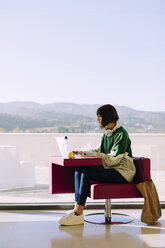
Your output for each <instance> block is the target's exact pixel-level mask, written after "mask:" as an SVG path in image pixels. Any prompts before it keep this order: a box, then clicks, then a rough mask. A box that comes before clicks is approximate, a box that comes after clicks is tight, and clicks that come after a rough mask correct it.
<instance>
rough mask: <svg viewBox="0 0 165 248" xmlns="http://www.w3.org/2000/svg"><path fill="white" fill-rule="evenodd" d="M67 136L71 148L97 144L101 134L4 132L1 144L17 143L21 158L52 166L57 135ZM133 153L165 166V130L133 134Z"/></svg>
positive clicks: (56, 152)
mask: <svg viewBox="0 0 165 248" xmlns="http://www.w3.org/2000/svg"><path fill="white" fill-rule="evenodd" d="M65 135H67V136H68V144H69V149H70V150H88V149H91V148H92V147H96V146H97V145H98V143H99V142H100V140H101V135H102V134H89V133H85V134H70V133H69V134H60V133H58V134H57V133H49V134H47V133H41V134H37V133H35V134H33V133H11V134H10V133H1V134H0V145H9V146H16V147H17V149H18V151H19V155H20V160H24V161H34V164H35V166H49V157H50V156H59V155H60V150H59V148H58V145H57V143H56V137H64V136H65ZM130 137H131V140H132V150H133V155H134V156H138V157H143V156H144V157H149V158H150V159H151V165H152V170H165V166H164V161H165V152H164V148H165V134H150V133H148V134H130Z"/></svg>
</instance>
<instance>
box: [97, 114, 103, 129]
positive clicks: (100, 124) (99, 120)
mask: <svg viewBox="0 0 165 248" xmlns="http://www.w3.org/2000/svg"><path fill="white" fill-rule="evenodd" d="M102 120H103V118H102V116H101V115H98V116H97V121H98V123H99V126H100V128H103V126H102Z"/></svg>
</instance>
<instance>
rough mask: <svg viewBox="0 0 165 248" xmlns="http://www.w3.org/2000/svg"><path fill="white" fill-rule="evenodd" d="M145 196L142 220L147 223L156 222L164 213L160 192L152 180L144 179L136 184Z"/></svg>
mask: <svg viewBox="0 0 165 248" xmlns="http://www.w3.org/2000/svg"><path fill="white" fill-rule="evenodd" d="M136 187H137V189H138V190H139V191H140V193H141V194H142V195H143V197H144V205H143V209H142V214H141V221H142V222H144V223H146V224H151V223H154V222H156V221H157V220H158V219H159V218H160V217H161V215H162V212H161V206H160V202H159V197H158V193H157V190H156V187H155V184H154V182H153V181H152V180H150V181H146V180H145V181H143V182H140V183H138V184H137V185H136Z"/></svg>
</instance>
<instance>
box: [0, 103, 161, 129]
mask: <svg viewBox="0 0 165 248" xmlns="http://www.w3.org/2000/svg"><path fill="white" fill-rule="evenodd" d="M99 106H100V104H75V103H66V102H65V103H52V104H39V103H35V102H10V103H0V132H73V133H76V132H78V133H80V132H81V133H84V132H100V129H99V128H98V123H97V120H96V110H97V108H98V107H99ZM115 107H116V109H117V111H118V113H119V117H120V120H119V124H120V125H123V126H124V127H125V128H126V129H127V130H128V131H129V132H135V133H138V132H147V133H148V132H150V133H151V132H152V133H159V132H160V133H162V132H165V112H148V111H138V110H134V109H132V108H129V107H126V106H115Z"/></svg>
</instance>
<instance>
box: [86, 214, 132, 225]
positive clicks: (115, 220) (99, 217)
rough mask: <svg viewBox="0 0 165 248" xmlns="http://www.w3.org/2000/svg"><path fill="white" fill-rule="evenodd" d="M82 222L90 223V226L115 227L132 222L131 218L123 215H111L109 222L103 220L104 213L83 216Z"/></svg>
mask: <svg viewBox="0 0 165 248" xmlns="http://www.w3.org/2000/svg"><path fill="white" fill-rule="evenodd" d="M84 221H86V222H88V223H91V224H103V225H105V224H109V225H116V224H127V223H130V222H132V221H134V218H133V217H130V216H128V215H125V214H118V213H115V214H112V216H111V219H110V220H109V221H106V220H105V215H104V213H96V214H87V215H85V216H84Z"/></svg>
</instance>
